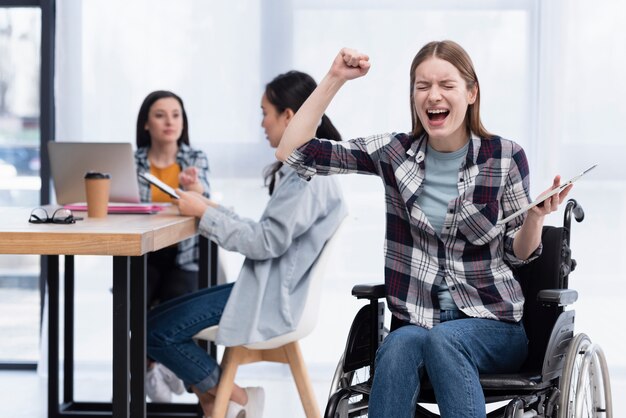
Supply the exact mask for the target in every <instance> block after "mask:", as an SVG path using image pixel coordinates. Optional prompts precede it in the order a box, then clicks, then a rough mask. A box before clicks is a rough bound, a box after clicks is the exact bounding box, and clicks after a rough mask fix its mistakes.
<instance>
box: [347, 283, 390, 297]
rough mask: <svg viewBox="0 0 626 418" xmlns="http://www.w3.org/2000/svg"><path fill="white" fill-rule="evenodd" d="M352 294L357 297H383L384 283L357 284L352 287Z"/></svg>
mask: <svg viewBox="0 0 626 418" xmlns="http://www.w3.org/2000/svg"><path fill="white" fill-rule="evenodd" d="M352 296H356V297H357V299H370V300H372V299H380V298H383V297H385V285H384V283H379V284H375V283H369V284H357V285H356V286H354V287H353V288H352Z"/></svg>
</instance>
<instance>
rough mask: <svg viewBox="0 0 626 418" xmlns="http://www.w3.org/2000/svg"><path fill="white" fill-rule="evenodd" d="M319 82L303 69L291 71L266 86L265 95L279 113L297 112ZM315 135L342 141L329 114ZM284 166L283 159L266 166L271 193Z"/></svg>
mask: <svg viewBox="0 0 626 418" xmlns="http://www.w3.org/2000/svg"><path fill="white" fill-rule="evenodd" d="M316 87H317V83H316V82H315V80H313V77H311V76H310V75H308V74H306V73H303V72H301V71H289V72H286V73H284V74H280V75H278V76H276V77H275V78H274V79H273V80H272V81H270V82H269V83H268V84H267V86H265V97H266V98H267V100H268V101H269V102H270V103H271V104H272V105H273V106H274V107H276V110H277V111H278V113H279V114H280V113H282V112H284V111H285V110H287V109H291V110H293V112H294V113H295V112H297V111H298V109H300V106H302V103H304V101H305V100H306V99H307V98H308V97H309V95H310V94H311V93H312V92H313V90H315V88H316ZM315 136H316V137H318V138H324V139H331V140H333V141H341V135H340V134H339V131H338V130H337V128H335V126H334V125H333V123H332V122H331V121H330V119H329V118H328V116H326V114H324V115H323V116H322V120H321V121H320V124H319V126H318V127H317V131H316V132H315ZM282 166H283V163H282V162H281V161H277V162H275V163H272V164H270V165H269V166H267V167H266V168H265V171H264V172H263V175H264V177H265V185H266V186H268V188H269V192H270V195H271V194H272V193H273V192H274V186H275V183H276V173H277V172H278V170H280V168H281V167H282Z"/></svg>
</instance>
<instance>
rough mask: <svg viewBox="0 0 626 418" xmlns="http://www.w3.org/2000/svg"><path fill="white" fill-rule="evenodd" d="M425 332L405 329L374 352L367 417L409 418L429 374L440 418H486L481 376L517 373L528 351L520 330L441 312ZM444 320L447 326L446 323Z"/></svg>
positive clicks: (407, 327) (522, 331) (492, 322)
mask: <svg viewBox="0 0 626 418" xmlns="http://www.w3.org/2000/svg"><path fill="white" fill-rule="evenodd" d="M441 320H442V322H441V323H439V324H438V325H436V326H435V327H433V328H432V329H430V330H428V329H426V328H422V327H418V326H415V325H405V326H403V327H400V328H398V329H396V330H395V331H393V332H391V333H390V334H389V335H388V336H387V338H385V340H384V341H383V344H382V345H381V346H380V347H379V348H378V352H377V353H376V372H375V374H374V382H373V385H372V393H371V396H370V400H369V417H370V418H377V417H394V418H413V416H414V415H415V405H416V403H417V399H418V396H419V392H420V380H421V378H422V377H423V375H424V372H427V374H428V377H429V378H430V381H431V383H432V385H433V389H434V391H435V397H436V398H437V404H438V406H439V411H440V414H441V416H442V417H446V418H448V417H449V418H461V417H472V418H479V417H480V418H484V417H485V415H486V409H485V397H484V395H483V391H482V389H481V386H480V382H479V379H478V374H479V373H505V372H514V371H517V370H518V369H519V368H520V367H521V365H522V363H523V362H524V360H525V359H526V355H527V351H528V339H527V338H526V333H525V331H524V327H523V325H522V324H521V322H520V323H517V324H515V323H508V322H501V321H495V320H491V319H479V318H468V317H466V316H465V315H464V314H463V313H462V312H460V311H448V312H442V315H441ZM444 321H445V322H444Z"/></svg>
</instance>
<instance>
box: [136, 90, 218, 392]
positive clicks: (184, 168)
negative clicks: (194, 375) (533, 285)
mask: <svg viewBox="0 0 626 418" xmlns="http://www.w3.org/2000/svg"><path fill="white" fill-rule="evenodd" d="M135 162H136V166H137V173H138V174H139V173H141V172H148V173H151V174H153V175H155V176H156V177H158V178H159V179H160V180H162V181H163V182H165V183H166V184H168V185H169V186H171V187H173V188H182V189H184V190H187V191H194V192H197V193H200V194H202V195H204V196H206V197H207V198H208V197H209V196H210V195H209V181H208V174H209V163H208V160H207V157H206V155H205V154H204V152H202V151H200V150H196V149H193V148H191V147H190V146H189V125H188V122H187V113H186V112H185V107H184V105H183V101H182V100H181V98H180V97H178V96H177V95H176V94H174V93H172V92H169V91H164V90H159V91H154V92H152V93H150V94H149V95H148V96H147V97H146V98H145V99H144V101H143V103H142V104H141V107H140V109H139V114H138V116H137V151H136V152H135ZM137 177H138V182H139V190H140V194H141V200H142V201H143V202H171V201H172V199H171V198H170V197H169V196H168V195H167V194H165V193H164V192H162V191H161V190H160V189H158V188H156V187H155V186H153V185H150V184H149V183H148V182H147V181H146V180H145V179H143V177H141V176H139V175H138V176H137ZM147 269H148V281H147V283H148V284H147V294H146V298H147V305H148V308H152V307H154V306H155V305H157V304H158V303H161V302H165V301H167V300H170V299H173V298H176V297H178V296H182V295H184V294H186V293H189V292H193V291H194V290H197V289H198V238H197V237H193V238H189V239H187V240H184V241H182V242H180V243H179V244H178V245H175V246H172V247H169V248H164V249H162V250H159V251H156V252H153V253H150V254H149V255H148V265H147ZM183 391H184V387H183V385H182V382H181V381H180V380H179V379H178V378H176V376H174V375H173V373H171V372H170V371H169V370H168V369H167V368H165V367H163V366H162V365H159V364H155V363H154V362H152V361H148V373H147V375H146V393H147V395H148V397H149V398H150V399H151V400H152V401H154V402H169V401H170V400H171V396H172V392H175V393H177V394H181V393H182V392H183Z"/></svg>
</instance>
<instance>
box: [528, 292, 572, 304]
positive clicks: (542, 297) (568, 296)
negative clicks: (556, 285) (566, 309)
mask: <svg viewBox="0 0 626 418" xmlns="http://www.w3.org/2000/svg"><path fill="white" fill-rule="evenodd" d="M537 300H538V301H539V302H543V303H549V304H557V305H559V306H563V305H571V304H572V303H574V302H576V301H577V300H578V292H577V291H575V290H574V289H544V290H540V291H539V293H537Z"/></svg>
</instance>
